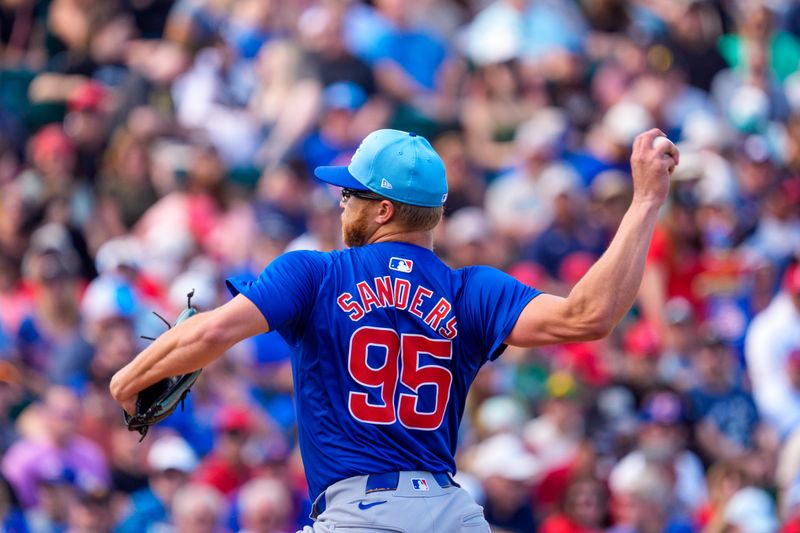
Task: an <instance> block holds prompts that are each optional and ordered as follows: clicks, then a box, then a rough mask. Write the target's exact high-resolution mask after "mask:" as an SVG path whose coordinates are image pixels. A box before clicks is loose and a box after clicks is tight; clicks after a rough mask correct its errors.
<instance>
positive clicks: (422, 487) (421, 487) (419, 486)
mask: <svg viewBox="0 0 800 533" xmlns="http://www.w3.org/2000/svg"><path fill="white" fill-rule="evenodd" d="M411 485H412V486H413V487H414V490H416V491H419V492H428V491H429V490H431V489H430V487H429V486H428V482H427V481H425V480H424V479H420V478H418V477H415V478H411Z"/></svg>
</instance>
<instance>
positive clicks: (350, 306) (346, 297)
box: [336, 292, 366, 322]
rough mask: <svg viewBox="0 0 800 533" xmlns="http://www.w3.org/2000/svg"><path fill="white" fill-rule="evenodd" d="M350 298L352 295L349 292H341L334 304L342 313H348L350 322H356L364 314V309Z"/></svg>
mask: <svg viewBox="0 0 800 533" xmlns="http://www.w3.org/2000/svg"><path fill="white" fill-rule="evenodd" d="M352 298H353V295H352V294H350V293H349V292H343V293H342V294H341V295H340V296H339V297H338V298H337V299H336V303H337V304H339V307H341V309H342V311H344V312H345V313H349V316H350V320H352V321H353V322H358V321H359V320H361V318H362V317H363V316H364V315H365V314H366V313H364V309H363V308H362V307H361V306H360V305H359V304H358V302H354V301H352Z"/></svg>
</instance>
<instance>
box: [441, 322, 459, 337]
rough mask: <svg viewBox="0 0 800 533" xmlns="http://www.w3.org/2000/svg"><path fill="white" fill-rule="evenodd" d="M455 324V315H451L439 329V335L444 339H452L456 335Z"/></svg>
mask: <svg viewBox="0 0 800 533" xmlns="http://www.w3.org/2000/svg"><path fill="white" fill-rule="evenodd" d="M456 324H457V323H456V317H452V318H451V319H450V320H448V321H447V324H445V326H444V327H443V328H441V329H439V335H441V336H442V337H444V338H445V339H454V338H455V337H456V335H458V330H457V329H456Z"/></svg>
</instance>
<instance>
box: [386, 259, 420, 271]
mask: <svg viewBox="0 0 800 533" xmlns="http://www.w3.org/2000/svg"><path fill="white" fill-rule="evenodd" d="M412 268H414V261H412V260H411V259H403V258H402V257H392V258H391V259H389V269H390V270H396V271H398V272H405V273H406V274H407V273H409V272H411V269H412Z"/></svg>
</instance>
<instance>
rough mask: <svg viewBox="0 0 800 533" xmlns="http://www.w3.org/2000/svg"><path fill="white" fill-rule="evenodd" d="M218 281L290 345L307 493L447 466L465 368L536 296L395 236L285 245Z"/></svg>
mask: <svg viewBox="0 0 800 533" xmlns="http://www.w3.org/2000/svg"><path fill="white" fill-rule="evenodd" d="M227 283H228V288H229V290H230V291H231V293H232V294H234V295H235V294H238V293H241V294H243V295H244V296H246V297H247V298H248V299H250V300H251V301H252V302H253V303H254V304H255V305H256V306H257V307H258V309H259V310H260V311H261V312H262V313H263V314H264V317H265V318H266V319H267V321H268V322H269V326H270V329H271V330H276V331H278V332H279V333H280V335H282V336H283V337H284V338H285V339H286V341H287V342H288V343H289V344H290V345H291V346H293V354H292V371H293V375H294V387H295V396H296V408H297V420H298V430H299V440H300V450H301V454H302V457H303V463H304V466H305V471H306V476H307V478H308V483H309V493H310V496H311V498H312V500H313V499H314V498H316V497H317V495H319V494H320V493H321V492H322V491H324V490H325V488H326V487H328V486H329V485H331V484H332V483H335V482H336V481H339V480H341V479H345V478H348V477H352V476H357V475H365V474H372V473H381V472H393V471H402V470H427V471H431V472H455V460H454V458H453V456H454V454H455V450H456V441H457V435H458V426H459V423H460V422H461V417H462V414H463V412H464V402H465V400H466V397H467V391H468V390H469V387H470V385H471V384H472V381H473V379H474V378H475V374H476V373H477V372H478V369H479V368H480V367H481V365H483V364H484V363H485V362H486V361H487V360H490V359H493V358H494V357H497V356H498V355H499V354H500V352H502V349H503V347H504V345H503V342H504V340H505V339H506V337H507V336H508V334H509V333H510V331H511V329H512V328H513V327H514V324H515V323H516V321H517V318H518V317H519V314H520V313H521V312H522V309H523V308H524V307H525V305H527V303H528V302H529V301H530V300H531V299H533V298H534V297H535V296H536V295H538V294H539V291H537V290H535V289H532V288H530V287H527V286H525V285H523V284H521V283H519V282H517V281H516V280H515V279H514V278H512V277H511V276H509V275H507V274H504V273H502V272H500V271H499V270H496V269H493V268H489V267H480V266H478V267H467V268H463V269H460V270H452V269H450V268H449V267H448V266H447V265H445V264H444V263H443V262H442V261H441V260H440V259H439V258H438V257H437V256H436V255H435V254H434V253H433V252H432V251H431V250H428V249H426V248H421V247H419V246H415V245H412V244H405V243H399V242H385V243H376V244H370V245H367V246H362V247H357V248H352V249H349V250H344V251H334V252H329V253H322V252H306V251H303V252H291V253H288V254H284V255H283V256H281V257H279V258H277V259H276V260H275V261H273V262H272V263H271V264H270V265H269V266H268V267H267V268H266V269H264V271H263V272H262V273H261V275H260V276H259V277H258V279H256V280H254V281H245V280H242V279H236V278H232V279H229V280H228V282H227Z"/></svg>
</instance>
